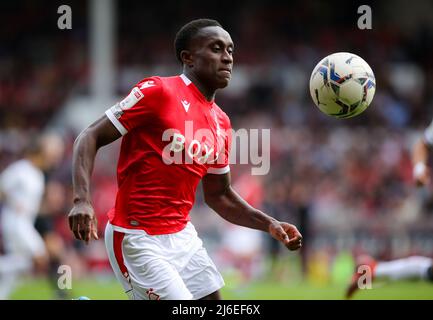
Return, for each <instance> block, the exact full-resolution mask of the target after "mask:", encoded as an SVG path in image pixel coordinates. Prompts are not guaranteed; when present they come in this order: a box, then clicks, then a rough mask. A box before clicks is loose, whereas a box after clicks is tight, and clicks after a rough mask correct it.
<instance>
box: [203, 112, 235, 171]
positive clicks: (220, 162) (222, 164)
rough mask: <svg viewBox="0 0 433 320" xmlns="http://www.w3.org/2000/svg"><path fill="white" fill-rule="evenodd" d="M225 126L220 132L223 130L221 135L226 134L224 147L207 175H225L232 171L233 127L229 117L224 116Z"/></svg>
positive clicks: (210, 166)
mask: <svg viewBox="0 0 433 320" xmlns="http://www.w3.org/2000/svg"><path fill="white" fill-rule="evenodd" d="M223 123H224V125H223V127H222V128H220V129H219V130H221V129H223V130H222V132H221V133H220V134H224V147H223V148H221V152H220V154H219V156H218V159H217V161H216V162H215V163H212V164H210V165H209V168H208V170H207V173H211V174H225V173H227V172H229V171H230V150H231V147H232V127H231V124H230V120H229V118H228V116H227V115H225V114H224V122H223Z"/></svg>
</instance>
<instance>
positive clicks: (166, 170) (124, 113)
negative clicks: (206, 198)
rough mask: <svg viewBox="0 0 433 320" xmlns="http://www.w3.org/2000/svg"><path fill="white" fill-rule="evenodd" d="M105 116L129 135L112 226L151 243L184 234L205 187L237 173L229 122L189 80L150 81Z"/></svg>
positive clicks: (122, 153) (125, 136) (123, 148)
mask: <svg viewBox="0 0 433 320" xmlns="http://www.w3.org/2000/svg"><path fill="white" fill-rule="evenodd" d="M105 114H106V115H107V117H108V118H109V119H110V121H111V122H112V123H113V125H114V126H115V127H116V128H117V129H118V130H119V132H120V133H121V134H122V135H123V138H122V139H123V140H122V145H121V150H120V156H119V161H118V165H117V182H118V188H119V190H118V192H117V196H116V203H115V207H114V208H113V209H112V210H110V211H109V213H108V216H109V220H110V222H111V224H112V225H113V226H114V228H116V227H117V228H118V229H128V230H130V231H133V230H137V229H138V230H140V229H141V230H144V231H146V232H147V233H148V234H152V235H155V234H168V233H174V232H178V231H180V230H182V229H183V228H184V227H185V226H186V224H187V222H188V221H189V219H190V218H189V212H190V210H191V208H192V206H193V204H194V200H195V192H196V188H197V185H198V183H199V182H200V179H201V178H202V177H203V176H204V175H206V174H208V173H212V174H224V173H227V172H228V171H229V170H230V168H229V150H230V146H231V126H230V120H229V118H228V116H227V115H226V114H225V113H224V112H223V111H222V110H221V109H220V108H219V107H218V106H217V105H216V103H215V102H214V101H211V102H209V101H207V100H206V98H205V97H204V96H203V94H202V93H201V92H200V91H199V90H198V89H197V87H196V86H195V85H194V84H193V83H192V82H191V81H190V80H189V79H188V78H187V77H186V76H185V75H183V74H182V75H180V76H174V77H151V78H146V79H143V80H142V81H140V82H139V83H138V84H137V85H136V86H135V87H134V88H133V89H132V91H131V93H130V94H129V95H128V96H127V97H126V98H125V99H124V100H122V101H121V102H119V103H117V104H116V105H114V106H113V107H111V108H110V109H108V110H107V111H106V112H105Z"/></svg>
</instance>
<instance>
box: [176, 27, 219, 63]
mask: <svg viewBox="0 0 433 320" xmlns="http://www.w3.org/2000/svg"><path fill="white" fill-rule="evenodd" d="M206 27H221V28H222V26H221V24H220V23H219V22H218V21H216V20H212V19H197V20H192V21H190V22H188V23H187V24H186V25H184V26H183V27H182V28H180V30H179V31H178V32H177V34H176V38H175V39H174V49H175V51H176V58H177V60H179V62H180V63H182V58H181V57H180V53H181V52H182V50H186V49H187V48H188V46H189V42H190V40H191V39H192V38H193V37H194V36H195V35H196V34H197V33H198V32H199V31H200V29H203V28H206Z"/></svg>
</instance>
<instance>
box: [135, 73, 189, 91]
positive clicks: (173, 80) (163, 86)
mask: <svg viewBox="0 0 433 320" xmlns="http://www.w3.org/2000/svg"><path fill="white" fill-rule="evenodd" d="M180 84H181V81H180V78H179V76H171V77H161V76H150V77H146V78H143V79H141V80H140V81H139V82H137V84H136V85H135V87H137V88H138V89H139V90H140V91H141V92H142V93H143V94H145V93H146V92H147V93H148V94H150V93H154V94H155V93H159V94H160V95H164V94H168V93H169V92H170V91H171V90H170V89H173V88H174V89H177V88H178V87H179V85H180Z"/></svg>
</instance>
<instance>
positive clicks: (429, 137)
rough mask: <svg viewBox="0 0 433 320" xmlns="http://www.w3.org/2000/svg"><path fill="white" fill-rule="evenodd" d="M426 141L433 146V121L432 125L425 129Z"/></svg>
mask: <svg viewBox="0 0 433 320" xmlns="http://www.w3.org/2000/svg"><path fill="white" fill-rule="evenodd" d="M424 141H425V142H426V143H427V144H428V145H430V146H433V121H432V122H431V123H430V125H429V126H428V127H427V129H425V131H424Z"/></svg>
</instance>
